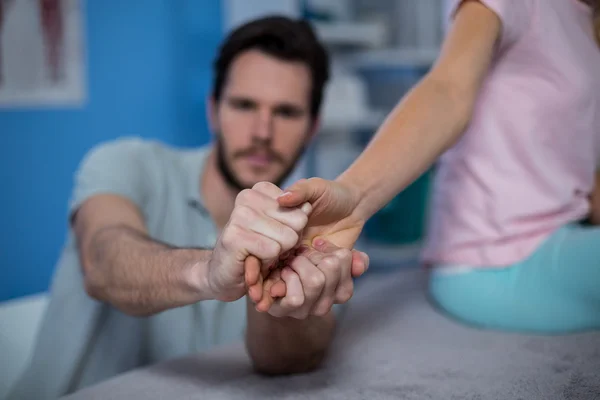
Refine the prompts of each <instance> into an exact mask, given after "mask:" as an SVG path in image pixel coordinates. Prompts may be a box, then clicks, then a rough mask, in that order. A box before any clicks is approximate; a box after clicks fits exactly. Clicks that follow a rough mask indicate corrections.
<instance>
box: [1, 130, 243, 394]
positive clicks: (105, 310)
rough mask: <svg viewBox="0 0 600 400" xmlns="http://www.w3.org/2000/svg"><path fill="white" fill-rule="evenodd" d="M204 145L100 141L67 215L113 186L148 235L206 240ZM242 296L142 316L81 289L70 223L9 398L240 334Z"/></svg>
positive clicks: (175, 241)
mask: <svg viewBox="0 0 600 400" xmlns="http://www.w3.org/2000/svg"><path fill="white" fill-rule="evenodd" d="M208 152H209V148H208V147H203V148H200V149H195V150H181V149H175V148H172V147H168V146H166V145H164V144H161V143H158V142H152V141H143V140H141V139H133V138H128V139H120V140H117V141H113V142H109V143H105V144H102V145H99V146H97V147H96V148H94V149H93V150H92V151H91V152H90V153H89V154H88V155H87V156H86V157H85V159H84V160H83V161H82V164H81V166H80V168H79V171H78V172H77V175H76V179H75V187H74V191H73V194H72V198H71V201H70V205H69V215H71V214H72V213H73V211H75V210H76V209H77V208H78V207H79V206H80V205H81V204H82V203H83V202H84V201H85V200H86V199H88V198H90V197H91V196H94V195H96V194H100V193H111V194H118V195H121V196H124V197H126V198H128V199H129V200H131V201H132V202H133V203H134V204H136V205H137V206H138V207H139V209H140V210H141V211H142V213H143V216H144V219H145V221H146V225H147V228H148V230H149V233H150V235H151V236H152V237H153V238H155V239H158V240H160V241H163V242H166V243H169V244H172V245H174V246H180V247H188V246H189V247H205V248H212V247H213V246H214V244H215V241H216V239H217V230H216V227H215V226H214V224H213V222H212V220H211V218H210V216H209V214H208V212H207V211H206V209H205V208H204V206H203V201H202V195H201V192H200V176H201V174H202V171H203V168H204V162H205V160H206V158H207V155H208ZM245 301H246V300H245V298H242V299H240V300H238V301H236V302H232V303H224V302H218V301H202V302H199V303H197V304H194V305H191V306H186V307H181V308H176V309H172V310H168V311H165V312H162V313H160V314H158V315H155V316H152V317H148V318H135V317H130V316H127V315H125V314H123V313H121V312H119V311H118V310H116V309H114V308H112V307H111V306H109V305H106V304H103V303H99V302H97V301H95V300H93V299H91V298H90V297H89V296H88V295H87V294H86V292H85V290H84V287H83V277H82V273H81V266H80V262H79V258H78V253H77V248H76V243H75V240H74V237H73V233H72V232H71V231H69V233H68V238H67V242H66V244H65V247H64V249H63V251H62V254H61V257H60V260H59V262H58V265H57V270H56V274H55V276H54V280H53V283H52V288H51V295H50V302H49V305H48V308H47V311H46V314H45V316H44V319H43V321H42V325H41V328H40V332H39V334H38V340H37V343H36V347H35V349H34V354H33V358H32V360H31V364H30V365H29V367H28V368H27V370H26V371H25V373H24V374H23V376H22V377H21V379H20V381H19V382H18V383H17V384H16V385H15V387H14V388H13V391H12V393H11V395H10V396H9V398H10V399H20V400H24V399H36V400H41V399H53V398H56V397H59V396H61V395H64V394H66V393H69V392H72V391H75V390H77V389H79V388H81V387H84V386H88V385H91V384H94V383H97V382H100V381H102V380H105V379H107V378H109V377H112V376H115V375H117V374H120V373H123V372H125V371H128V370H130V369H132V368H136V367H141V366H144V365H148V364H151V363H155V362H158V361H161V360H166V359H169V358H173V357H178V356H183V355H188V354H190V353H194V352H201V351H204V350H207V349H209V348H211V347H213V346H215V345H220V344H225V343H229V342H233V341H239V340H240V339H241V338H242V335H243V331H244V329H245V326H246V308H245Z"/></svg>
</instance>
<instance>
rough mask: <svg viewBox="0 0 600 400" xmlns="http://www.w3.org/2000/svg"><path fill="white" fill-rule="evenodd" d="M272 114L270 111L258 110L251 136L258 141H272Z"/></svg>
mask: <svg viewBox="0 0 600 400" xmlns="http://www.w3.org/2000/svg"><path fill="white" fill-rule="evenodd" d="M273 119H274V118H273V113H272V112H271V110H265V109H262V110H259V112H258V113H256V118H255V120H254V126H253V129H252V135H253V136H254V138H255V139H259V140H260V141H270V140H271V139H273Z"/></svg>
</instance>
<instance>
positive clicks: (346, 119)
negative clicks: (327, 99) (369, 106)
mask: <svg viewBox="0 0 600 400" xmlns="http://www.w3.org/2000/svg"><path fill="white" fill-rule="evenodd" d="M386 115H387V112H385V111H377V110H372V111H367V112H365V113H364V114H362V115H360V116H358V115H345V116H339V117H335V118H334V117H331V116H330V115H323V124H322V126H321V130H322V131H323V132H324V134H325V135H327V132H331V131H348V130H351V131H355V130H376V129H377V128H379V126H380V125H381V124H382V123H383V121H384V119H385V117H386Z"/></svg>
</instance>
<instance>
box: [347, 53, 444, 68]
mask: <svg viewBox="0 0 600 400" xmlns="http://www.w3.org/2000/svg"><path fill="white" fill-rule="evenodd" d="M439 52H440V50H439V49H437V48H431V49H382V50H364V51H358V52H355V53H354V54H352V55H348V56H344V57H343V58H341V62H342V63H343V64H344V65H345V66H348V67H351V68H373V67H375V68H377V67H429V66H431V65H432V64H433V63H434V62H435V60H436V59H437V57H438V54H439Z"/></svg>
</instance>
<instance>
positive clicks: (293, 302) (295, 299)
mask: <svg viewBox="0 0 600 400" xmlns="http://www.w3.org/2000/svg"><path fill="white" fill-rule="evenodd" d="M288 304H289V306H290V307H291V308H298V307H302V305H303V304H304V298H303V297H302V296H290V297H289V298H288Z"/></svg>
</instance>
